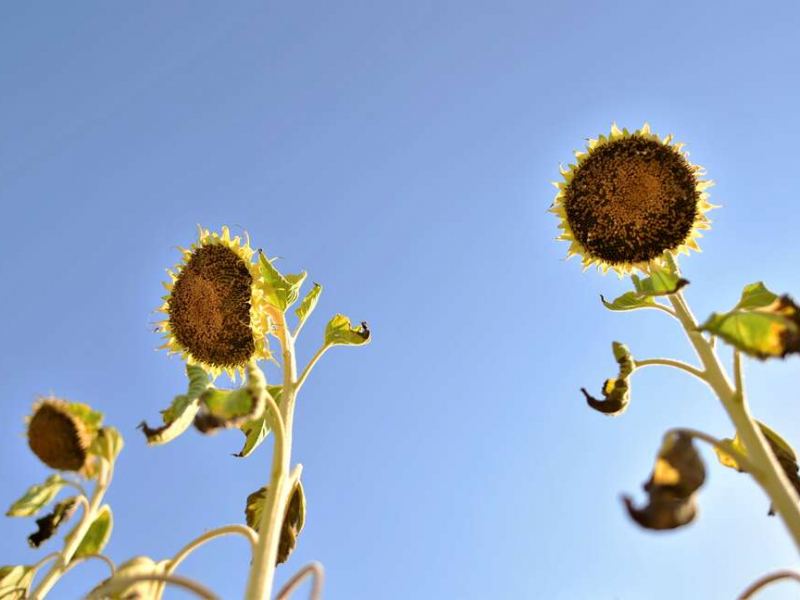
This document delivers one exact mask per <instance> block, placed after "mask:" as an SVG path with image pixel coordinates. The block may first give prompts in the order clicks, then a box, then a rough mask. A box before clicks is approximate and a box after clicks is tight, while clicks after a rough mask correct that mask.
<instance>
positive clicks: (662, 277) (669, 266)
mask: <svg viewBox="0 0 800 600" xmlns="http://www.w3.org/2000/svg"><path fill="white" fill-rule="evenodd" d="M631 281H633V287H634V288H636V293H637V294H638V295H640V296H669V295H670V294H674V293H675V292H678V291H680V289H681V288H683V287H684V286H685V285H687V284H688V283H689V282H688V281H687V280H685V279H683V278H682V277H681V276H680V273H679V272H678V266H677V265H676V264H675V259H674V258H673V257H672V255H671V254H670V253H669V252H666V253H665V254H664V266H663V267H662V268H660V269H656V268H653V269H652V270H651V273H650V277H645V278H644V279H641V278H639V277H638V276H637V275H631Z"/></svg>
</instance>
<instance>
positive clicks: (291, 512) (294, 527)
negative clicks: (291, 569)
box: [244, 481, 306, 565]
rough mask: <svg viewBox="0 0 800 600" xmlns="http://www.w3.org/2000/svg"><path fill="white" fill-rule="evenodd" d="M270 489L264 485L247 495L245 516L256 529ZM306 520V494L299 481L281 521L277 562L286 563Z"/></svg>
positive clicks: (248, 522) (256, 529)
mask: <svg viewBox="0 0 800 600" xmlns="http://www.w3.org/2000/svg"><path fill="white" fill-rule="evenodd" d="M268 489H269V488H268V487H263V488H261V489H260V490H258V491H256V492H253V493H252V494H250V495H249V496H248V497H247V505H246V506H245V511H244V513H245V518H246V520H247V524H248V525H249V526H250V527H251V528H252V529H254V530H255V531H258V528H259V525H260V524H261V517H262V515H263V513H264V503H265V501H266V499H267V492H268ZM305 521H306V496H305V493H304V492H303V484H301V483H300V482H299V481H298V482H297V484H296V485H295V487H294V489H293V490H292V493H291V495H290V498H289V502H288V503H287V506H286V513H285V514H284V517H283V522H282V523H281V539H280V541H279V542H278V556H277V559H276V561H275V564H278V565H279V564H281V563H285V562H286V561H287V560H288V559H289V555H290V554H291V553H292V551H293V550H294V549H295V547H296V546H297V536H298V535H300V531H301V530H302V529H303V525H304V524H305Z"/></svg>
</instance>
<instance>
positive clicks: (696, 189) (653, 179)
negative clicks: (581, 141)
mask: <svg viewBox="0 0 800 600" xmlns="http://www.w3.org/2000/svg"><path fill="white" fill-rule="evenodd" d="M683 146H684V144H680V143H674V142H673V140H672V136H671V135H669V136H667V137H666V138H664V139H663V140H662V139H661V138H660V137H659V136H658V135H657V134H655V133H652V132H651V131H650V126H649V125H648V124H647V123H645V124H644V126H643V127H642V128H641V129H638V130H636V131H633V132H629V131H628V130H627V129H621V130H620V129H619V128H618V127H617V125H616V123H615V124H613V125H612V126H611V133H610V134H609V135H608V136H605V135H600V136H599V137H598V138H597V139H590V140H589V141H588V143H587V145H586V150H585V151H583V152H575V157H576V159H577V161H576V163H575V164H570V165H569V168H564V167H563V166H560V172H561V176H562V177H563V181H560V182H556V183H554V185H555V186H556V188H558V194H557V195H556V197H555V200H554V201H553V204H552V206H551V207H550V212H552V213H554V214H555V215H557V216H558V217H559V219H560V222H559V225H558V227H559V229H561V230H562V233H561V235H560V236H559V237H558V238H557V239H558V240H561V241H566V242H569V244H570V245H569V249H568V250H567V258H571V257H572V256H576V255H578V256H580V257H581V262H582V264H583V267H584V270H585V269H587V268H589V267H590V266H592V265H595V266H596V267H597V268H598V270H599V271H601V272H602V273H603V274H605V273H606V272H607V271H608V270H609V269H613V270H614V271H616V272H617V273H618V274H619V275H620V276H623V275H624V274H630V273H631V272H632V271H634V270H636V269H638V270H640V271H642V272H644V273H648V272H649V270H650V267H651V266H653V265H658V266H660V265H661V264H662V260H663V259H662V257H663V255H664V253H665V252H670V253H672V254H678V253H679V252H683V253H685V254H689V250H690V249H691V250H695V251H697V252H699V251H700V247H699V246H698V244H697V238H700V237H702V234H701V233H700V230H702V229H710V220H709V219H708V217H707V216H706V213H707V212H708V211H709V210H711V209H712V208H717V207H716V206H714V205H713V204H710V203H709V202H708V197H709V196H708V193H707V192H706V191H705V190H707V189H708V188H709V187H711V186H712V185H713V182H712V181H707V180H701V179H700V177H701V176H703V175H705V171H704V170H703V168H702V167H700V166H698V165H693V164H692V163H690V162H689V160H688V153H687V152H685V151H684V150H683Z"/></svg>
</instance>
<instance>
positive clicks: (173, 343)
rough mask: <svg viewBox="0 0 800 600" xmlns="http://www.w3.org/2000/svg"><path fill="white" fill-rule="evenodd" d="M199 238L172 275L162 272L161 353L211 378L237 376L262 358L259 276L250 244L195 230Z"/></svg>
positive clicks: (226, 233)
mask: <svg viewBox="0 0 800 600" xmlns="http://www.w3.org/2000/svg"><path fill="white" fill-rule="evenodd" d="M199 230H200V233H199V238H198V240H197V242H195V243H194V244H192V246H191V247H190V248H189V249H188V250H184V249H181V251H182V253H183V259H182V260H181V262H180V263H179V264H178V265H176V267H175V270H174V271H173V270H167V273H168V274H169V277H170V281H169V282H167V283H165V284H164V285H165V287H166V288H167V291H168V292H169V294H168V295H167V296H164V304H163V305H162V306H161V307H160V308H159V310H160V311H161V312H163V313H164V314H165V315H166V318H165V319H164V320H163V321H161V322H160V323H158V326H159V331H160V332H162V333H163V334H164V335H165V339H166V341H165V343H164V345H163V346H162V348H166V349H167V350H168V351H169V352H171V353H179V354H181V355H182V356H183V358H184V359H185V360H186V362H187V363H189V364H192V365H193V364H196V365H198V366H201V367H202V368H203V369H205V370H206V371H207V372H209V373H210V374H211V375H213V376H214V377H216V376H218V375H219V374H221V373H222V372H223V371H224V372H226V373H228V374H229V375H230V376H231V377H234V376H235V374H236V373H237V372H238V373H243V372H244V367H245V366H246V365H247V364H248V362H250V361H251V360H253V359H256V360H258V359H261V358H267V357H268V351H267V347H266V341H265V336H264V329H265V326H266V317H265V314H264V299H263V292H262V289H261V285H259V284H260V282H261V275H260V272H259V270H258V267H257V265H255V264H254V263H253V254H254V252H253V250H252V249H251V248H250V240H249V238H247V237H246V239H245V241H244V243H242V242H241V240H240V238H239V237H235V238H231V236H230V231H229V230H228V228H227V227H223V228H222V234H221V235H220V234H218V233H215V232H210V231H208V230H206V229H202V228H199Z"/></svg>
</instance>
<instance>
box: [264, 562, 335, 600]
mask: <svg viewBox="0 0 800 600" xmlns="http://www.w3.org/2000/svg"><path fill="white" fill-rule="evenodd" d="M309 576H310V577H311V578H312V581H313V583H312V584H311V586H312V587H311V594H310V595H309V600H320V599H321V598H322V584H323V583H324V582H325V569H323V568H322V564H321V563H318V562H312V563H308V564H307V565H306V566H304V567H303V568H302V569H300V570H299V571H298V572H297V573H295V574H294V575H292V577H291V578H290V579H289V581H287V582H286V584H285V585H284V586H283V587H282V588H281V589H280V591H279V592H278V595H277V596H275V600H288V599H289V595H290V594H291V593H292V592H293V591H295V590H296V589H297V588H298V587H299V586H300V584H301V583H303V580H304V579H306V578H307V577H309Z"/></svg>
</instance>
